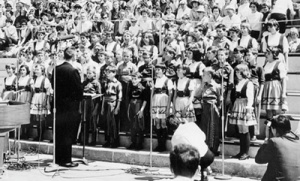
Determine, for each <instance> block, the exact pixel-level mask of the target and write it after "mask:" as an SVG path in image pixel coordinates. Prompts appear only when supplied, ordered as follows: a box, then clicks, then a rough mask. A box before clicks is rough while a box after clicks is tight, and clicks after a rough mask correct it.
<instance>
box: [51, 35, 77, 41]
mask: <svg viewBox="0 0 300 181" xmlns="http://www.w3.org/2000/svg"><path fill="white" fill-rule="evenodd" d="M73 38H75V36H74V35H64V36H59V37H57V38H56V40H55V42H57V41H64V40H69V39H73Z"/></svg>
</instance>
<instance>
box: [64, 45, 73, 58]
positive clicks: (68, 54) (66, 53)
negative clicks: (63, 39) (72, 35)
mask: <svg viewBox="0 0 300 181" xmlns="http://www.w3.org/2000/svg"><path fill="white" fill-rule="evenodd" d="M73 56H74V50H73V49H72V48H71V47H68V48H66V49H65V50H64V59H66V60H70V59H71V58H72V57H73Z"/></svg>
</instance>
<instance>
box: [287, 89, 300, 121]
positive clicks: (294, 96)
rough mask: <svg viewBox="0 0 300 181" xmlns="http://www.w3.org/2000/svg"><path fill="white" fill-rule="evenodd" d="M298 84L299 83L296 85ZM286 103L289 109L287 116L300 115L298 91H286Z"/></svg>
mask: <svg viewBox="0 0 300 181" xmlns="http://www.w3.org/2000/svg"><path fill="white" fill-rule="evenodd" d="M298 84H299V83H298ZM287 102H288V107H289V111H288V113H289V114H299V115H300V109H299V108H300V89H299V90H288V91H287Z"/></svg>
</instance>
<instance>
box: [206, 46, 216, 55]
mask: <svg viewBox="0 0 300 181" xmlns="http://www.w3.org/2000/svg"><path fill="white" fill-rule="evenodd" d="M208 51H211V52H212V53H213V54H217V52H218V47H216V46H210V47H208V48H207V52H208Z"/></svg>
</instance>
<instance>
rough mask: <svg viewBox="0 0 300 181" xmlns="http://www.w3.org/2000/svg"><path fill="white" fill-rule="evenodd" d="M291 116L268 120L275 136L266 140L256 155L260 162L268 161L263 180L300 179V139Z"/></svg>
mask: <svg viewBox="0 0 300 181" xmlns="http://www.w3.org/2000/svg"><path fill="white" fill-rule="evenodd" d="M290 120H293V118H292V117H291V116H287V115H279V116H277V117H275V118H273V119H272V120H271V121H269V122H267V125H268V126H270V129H271V132H272V134H273V137H271V138H270V139H269V140H266V141H265V143H264V144H263V145H262V146H261V147H260V149H259V150H258V152H257V155H256V157H255V162H256V163H259V164H265V163H268V167H267V171H266V172H265V174H264V176H263V178H262V181H273V180H274V181H275V180H276V181H279V180H280V181H296V180H300V140H299V136H297V135H296V134H295V133H293V132H292V131H291V123H290Z"/></svg>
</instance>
